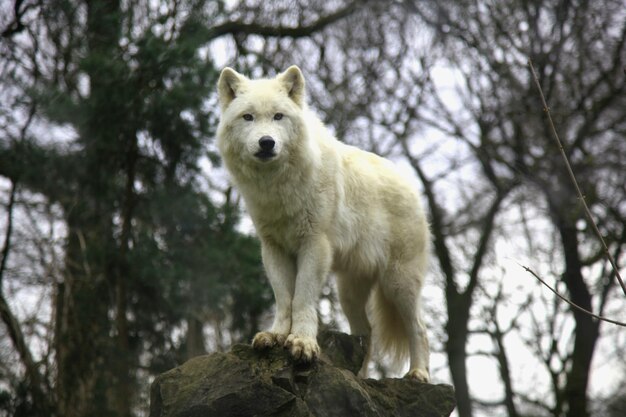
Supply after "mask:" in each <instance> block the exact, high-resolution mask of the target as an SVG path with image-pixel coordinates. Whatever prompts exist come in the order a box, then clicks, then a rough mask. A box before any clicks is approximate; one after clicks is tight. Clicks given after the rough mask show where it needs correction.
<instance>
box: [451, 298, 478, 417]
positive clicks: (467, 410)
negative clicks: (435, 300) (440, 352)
mask: <svg viewBox="0 0 626 417" xmlns="http://www.w3.org/2000/svg"><path fill="white" fill-rule="evenodd" d="M446 293H447V295H446V301H447V307H448V322H447V323H446V332H447V333H448V340H447V342H446V354H447V355H448V363H449V365H450V374H451V375H452V384H453V385H454V391H455V395H456V409H457V412H458V413H459V417H472V415H473V411H472V401H471V397H470V392H469V385H468V383H467V351H466V349H465V347H466V345H467V336H468V330H467V325H468V321H469V306H470V305H471V303H469V304H468V302H467V300H466V298H467V293H463V294H455V295H451V294H449V293H448V291H446Z"/></svg>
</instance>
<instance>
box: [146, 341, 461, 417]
mask: <svg viewBox="0 0 626 417" xmlns="http://www.w3.org/2000/svg"><path fill="white" fill-rule="evenodd" d="M318 341H319V343H320V346H321V348H322V352H323V354H322V356H321V358H320V360H318V361H317V362H315V363H313V364H309V365H303V364H298V363H294V362H293V361H292V359H291V358H290V356H289V354H288V352H287V351H286V350H284V349H282V348H280V347H276V348H273V349H270V350H268V351H265V352H257V351H255V350H253V349H252V348H251V347H250V346H248V345H235V346H233V347H232V349H231V351H230V352H229V353H214V354H211V355H206V356H199V357H196V358H193V359H191V360H189V361H187V362H186V363H184V364H183V365H181V366H179V367H177V368H175V369H172V370H170V371H168V372H166V373H164V374H162V375H160V376H159V377H157V379H156V380H155V381H154V383H153V384H152V389H151V401H150V417H212V416H215V417H231V416H232V417H247V416H250V417H252V416H255V417H270V416H272V417H313V416H315V417H317V416H320V417H322V416H324V417H334V416H337V417H346V416H365V417H369V416H372V417H374V416H376V417H384V416H394V417H404V416H407V417H408V416H411V417H444V416H446V417H447V416H449V415H450V413H451V412H452V410H453V409H454V406H455V402H454V391H453V389H452V387H451V386H449V385H431V384H423V383H419V382H416V381H412V380H407V379H393V378H385V379H381V380H373V379H361V378H358V377H356V376H355V373H356V372H357V371H358V370H359V369H360V367H361V363H362V361H363V357H364V355H365V344H364V341H363V339H361V338H358V337H354V336H348V335H346V334H342V333H338V332H322V333H321V334H320V336H319V337H318Z"/></svg>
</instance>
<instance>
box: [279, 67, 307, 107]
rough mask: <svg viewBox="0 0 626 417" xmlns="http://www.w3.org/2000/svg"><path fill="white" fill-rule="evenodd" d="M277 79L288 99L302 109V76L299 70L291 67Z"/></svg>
mask: <svg viewBox="0 0 626 417" xmlns="http://www.w3.org/2000/svg"><path fill="white" fill-rule="evenodd" d="M277 78H278V79H279V80H280V82H281V83H282V84H283V86H284V87H285V90H287V95H288V96H289V98H290V99H292V100H293V101H295V102H296V104H297V105H298V106H300V107H302V106H303V105H304V75H302V71H300V68H298V67H297V66H295V65H292V66H290V67H289V68H287V71H285V72H283V73H282V74H280V75H279V76H278V77H277Z"/></svg>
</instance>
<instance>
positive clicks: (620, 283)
mask: <svg viewBox="0 0 626 417" xmlns="http://www.w3.org/2000/svg"><path fill="white" fill-rule="evenodd" d="M528 66H529V67H530V71H531V72H532V74H533V78H534V80H535V85H537V89H538V90H539V95H540V96H541V102H542V103H543V110H544V111H545V112H546V114H547V115H548V122H549V124H550V129H551V130H552V136H553V137H554V140H555V142H556V144H557V146H558V148H559V151H560V152H561V156H562V157H563V160H564V161H565V167H566V168H567V172H568V173H569V177H570V179H571V180H572V183H573V184H574V187H575V188H576V192H577V193H578V198H579V199H580V201H581V202H582V205H583V208H584V209H585V214H586V215H587V218H588V219H589V222H590V223H591V226H592V228H593V230H594V232H595V233H596V235H597V236H598V239H599V240H600V243H602V248H603V249H604V253H605V255H606V257H607V258H608V260H609V262H610V263H611V266H612V267H613V270H614V271H615V276H616V277H617V280H618V281H619V285H620V286H621V287H622V291H624V295H626V285H624V281H623V280H622V276H621V275H620V273H619V270H618V268H617V264H616V263H615V260H614V259H613V256H612V255H611V253H610V252H609V248H608V247H607V246H606V243H605V242H604V238H603V237H602V233H600V230H599V229H598V226H597V225H596V222H595V221H594V220H593V216H592V215H591V211H590V210H589V207H588V206H587V203H586V202H585V196H584V195H583V193H582V192H581V191H580V187H579V186H578V181H576V177H575V176H574V171H572V167H571V165H570V163H569V160H568V159H567V155H566V154H565V149H564V148H563V144H562V143H561V139H559V135H558V133H557V132H556V128H555V127H554V122H553V121H552V115H551V114H550V108H549V107H548V103H547V102H546V98H545V96H544V94H543V89H542V88H541V84H539V77H537V72H536V71H535V67H534V66H533V62H532V60H530V59H529V60H528Z"/></svg>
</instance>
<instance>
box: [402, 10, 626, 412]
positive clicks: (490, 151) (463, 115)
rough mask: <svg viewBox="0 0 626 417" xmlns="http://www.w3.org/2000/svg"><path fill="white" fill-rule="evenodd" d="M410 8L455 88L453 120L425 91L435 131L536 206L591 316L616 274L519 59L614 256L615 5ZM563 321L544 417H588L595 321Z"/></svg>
mask: <svg viewBox="0 0 626 417" xmlns="http://www.w3.org/2000/svg"><path fill="white" fill-rule="evenodd" d="M410 4H411V5H412V7H413V10H415V11H416V12H417V13H418V14H419V15H420V16H421V17H422V18H423V19H424V20H425V21H426V22H427V23H428V24H429V25H431V27H432V28H434V29H435V30H436V33H437V36H438V39H439V41H440V42H441V46H442V48H444V49H445V51H446V52H445V54H446V56H447V57H448V65H449V66H450V67H452V68H454V71H455V73H456V74H457V75H458V77H459V79H460V80H461V82H460V83H461V87H460V88H459V90H458V92H459V97H460V100H461V102H462V106H463V107H462V109H461V110H460V112H459V114H453V112H451V111H450V110H449V108H446V105H445V104H444V102H443V100H441V96H440V95H436V94H435V95H434V97H436V98H437V99H436V100H433V101H432V103H433V109H432V111H433V113H434V114H435V115H437V116H438V117H437V122H436V123H435V124H437V125H438V126H439V127H440V128H442V129H443V130H444V131H446V132H448V133H449V134H450V135H452V136H453V137H457V138H458V139H459V140H460V141H462V142H463V143H464V144H466V146H468V147H469V148H470V149H475V150H476V151H477V152H476V158H477V160H478V161H480V162H481V163H482V164H485V163H488V164H489V165H491V166H492V167H493V171H492V172H493V175H494V176H497V177H498V178H514V177H517V178H520V180H521V181H522V182H523V184H524V185H525V190H526V192H527V194H526V195H527V196H528V198H529V199H531V201H532V200H535V201H537V199H540V200H539V204H541V202H542V201H543V202H545V208H546V210H547V212H548V214H549V219H550V221H551V223H552V227H553V230H554V232H555V233H556V236H558V237H559V240H558V253H559V255H560V256H559V257H557V258H554V262H556V261H557V260H558V261H562V276H561V279H562V281H563V282H564V283H565V286H566V288H567V292H568V293H569V297H570V298H571V299H572V301H574V302H575V303H576V304H578V305H580V306H582V307H584V308H586V309H588V310H593V311H595V312H597V313H598V314H602V313H603V312H604V309H605V307H606V305H607V300H608V297H609V294H610V291H611V289H612V288H613V287H614V283H615V277H614V274H613V273H612V271H611V270H610V268H608V269H607V268H606V261H605V260H604V258H603V256H602V249H601V247H600V245H599V244H598V243H596V242H597V239H596V237H595V236H593V235H592V234H591V233H590V230H591V228H590V227H589V226H588V223H587V220H586V219H585V217H584V215H583V212H582V210H581V208H580V205H579V203H578V201H577V196H576V193H575V191H574V188H573V185H572V184H571V182H570V180H569V177H568V175H567V173H566V170H565V166H564V163H563V161H562V159H560V155H559V152H558V149H557V147H556V146H555V145H554V142H553V141H552V138H551V136H550V135H551V133H550V129H549V127H548V125H547V121H546V118H545V116H543V115H542V112H541V107H542V106H541V104H540V101H539V98H538V97H539V96H538V92H537V91H536V88H535V86H534V84H533V82H532V81H531V75H530V72H529V71H528V68H527V65H526V62H527V59H529V58H530V59H532V60H533V61H534V62H535V65H536V66H537V67H538V68H539V69H540V70H539V72H540V81H541V84H542V87H543V89H544V91H545V92H546V96H547V101H548V103H549V105H550V106H551V108H552V109H553V110H552V111H553V115H554V116H555V119H556V122H557V125H558V127H557V128H558V129H559V131H560V133H561V135H562V140H563V141H564V142H565V149H566V152H567V154H568V157H569V159H570V161H571V163H572V165H573V169H574V172H575V173H576V174H577V175H578V179H579V182H580V184H581V188H582V189H583V190H585V193H586V201H587V203H588V204H589V205H590V206H591V208H592V211H593V213H594V215H595V216H596V218H597V219H598V222H599V224H600V228H601V230H602V232H603V234H604V236H605V237H606V239H607V241H608V243H609V247H610V248H611V250H612V251H614V252H615V254H616V255H619V254H620V253H621V252H622V250H623V246H624V243H625V242H624V236H625V235H624V231H625V230H626V222H625V220H626V215H625V214H624V207H623V204H622V202H623V201H624V197H625V193H624V191H625V189H624V183H625V181H626V177H625V175H626V174H625V171H624V170H623V169H622V168H623V161H624V158H625V157H626V146H624V143H625V142H624V134H625V132H626V124H625V120H626V114H625V113H624V112H625V110H624V109H626V102H625V100H626V95H625V94H624V92H625V91H624V90H625V89H626V83H625V80H624V78H625V77H624V74H623V68H624V64H625V62H626V48H625V44H626V15H625V14H624V13H623V2H621V1H608V2H603V3H602V4H600V3H597V2H595V3H594V2H586V1H580V2H570V1H560V0H555V1H549V2H534V1H504V2H497V3H494V2H487V3H476V2H473V1H467V2H466V1H454V2H445V1H444V2H410ZM468 126H469V127H470V128H468ZM620 166H621V167H622V168H620ZM488 177H489V176H488ZM587 271H588V272H587ZM592 271H593V272H592ZM598 272H599V273H598ZM448 302H450V299H448ZM594 306H595V309H594ZM569 313H570V314H571V315H572V316H573V318H574V322H575V327H574V330H573V334H572V336H573V343H572V344H571V345H570V346H567V348H566V349H567V351H568V353H567V355H566V356H565V357H564V358H563V360H564V361H565V363H564V364H563V367H562V371H561V372H560V373H559V374H558V378H557V379H556V380H555V384H554V386H553V388H554V392H553V393H552V399H553V405H552V406H550V407H548V409H549V410H551V412H552V413H553V415H555V416H561V415H566V416H570V417H574V416H588V404H587V388H588V383H589V372H590V369H591V362H592V359H593V355H594V351H595V347H596V344H597V341H598V337H599V335H600V323H599V322H597V321H594V320H593V319H592V318H591V317H589V316H588V315H585V314H582V313H581V312H579V311H577V310H574V309H572V310H570V312H569ZM555 337H556V338H557V339H555V340H554V343H557V344H558V343H563V340H564V339H562V338H561V337H560V335H555ZM548 357H550V355H548ZM450 359H451V360H452V358H450ZM551 363H553V362H551ZM453 372H454V371H453ZM459 378H465V377H464V376H459ZM508 395H513V393H510V394H508ZM514 399H515V398H513V399H511V398H508V399H507V401H508V402H510V401H512V400H514ZM463 402H464V401H463ZM459 410H465V411H464V412H460V415H461V416H469V415H471V410H470V408H469V407H468V406H466V405H464V403H460V404H459Z"/></svg>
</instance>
